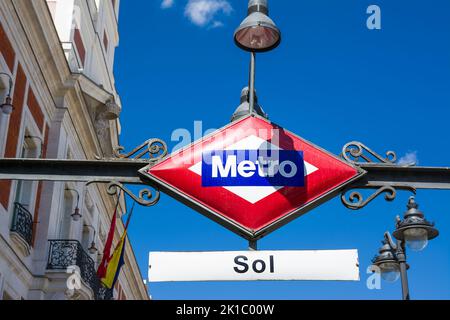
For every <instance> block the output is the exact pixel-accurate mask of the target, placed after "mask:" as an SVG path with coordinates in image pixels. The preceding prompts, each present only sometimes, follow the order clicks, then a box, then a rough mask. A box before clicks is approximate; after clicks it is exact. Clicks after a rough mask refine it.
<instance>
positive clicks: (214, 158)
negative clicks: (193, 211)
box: [202, 150, 305, 187]
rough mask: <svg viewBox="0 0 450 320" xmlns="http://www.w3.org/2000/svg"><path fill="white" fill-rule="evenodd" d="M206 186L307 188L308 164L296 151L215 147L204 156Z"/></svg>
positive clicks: (301, 153)
mask: <svg viewBox="0 0 450 320" xmlns="http://www.w3.org/2000/svg"><path fill="white" fill-rule="evenodd" d="M202 186H203V187H238V186H242V187H250V186H255V187H256V186H274V187H275V186H276V187H284V186H285V187H304V186H305V163H304V159H303V152H302V151H295V150H212V151H205V152H204V153H203V158H202Z"/></svg>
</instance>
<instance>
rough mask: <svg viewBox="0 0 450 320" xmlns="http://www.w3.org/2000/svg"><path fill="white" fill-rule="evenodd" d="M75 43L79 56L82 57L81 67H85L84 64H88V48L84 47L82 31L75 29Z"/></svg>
mask: <svg viewBox="0 0 450 320" xmlns="http://www.w3.org/2000/svg"><path fill="white" fill-rule="evenodd" d="M73 41H74V42H75V46H76V48H77V52H78V56H79V57H80V62H81V66H84V63H85V62H86V48H85V47H84V43H83V39H82V38H81V32H80V29H78V28H77V29H75V32H74V35H73Z"/></svg>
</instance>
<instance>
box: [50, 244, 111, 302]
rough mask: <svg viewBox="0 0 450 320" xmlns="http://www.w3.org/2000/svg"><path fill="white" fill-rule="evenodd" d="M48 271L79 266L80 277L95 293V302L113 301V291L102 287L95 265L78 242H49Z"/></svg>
mask: <svg viewBox="0 0 450 320" xmlns="http://www.w3.org/2000/svg"><path fill="white" fill-rule="evenodd" d="M49 243H50V248H49V254H48V262H47V269H48V270H64V271H66V270H68V269H69V268H70V267H74V266H77V267H78V268H79V269H80V276H81V279H83V281H84V282H85V283H86V284H87V285H89V287H90V288H91V289H92V291H93V292H94V298H95V300H112V298H113V290H112V289H107V288H105V287H103V286H102V284H101V283H100V279H99V278H98V277H97V273H96V271H95V263H94V261H93V260H92V258H91V257H90V256H89V255H88V254H87V253H86V251H84V249H83V247H82V246H81V244H80V242H78V241H77V240H49Z"/></svg>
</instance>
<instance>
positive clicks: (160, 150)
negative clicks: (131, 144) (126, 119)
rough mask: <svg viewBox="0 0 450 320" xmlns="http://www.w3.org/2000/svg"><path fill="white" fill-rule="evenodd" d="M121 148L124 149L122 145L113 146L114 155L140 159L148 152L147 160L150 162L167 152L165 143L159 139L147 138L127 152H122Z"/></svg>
mask: <svg viewBox="0 0 450 320" xmlns="http://www.w3.org/2000/svg"><path fill="white" fill-rule="evenodd" d="M123 150H125V148H124V147H122V146H119V147H116V148H114V151H113V154H114V156H115V157H116V158H120V159H135V160H137V159H142V157H144V156H145V155H147V154H148V160H150V161H151V162H158V161H159V160H161V159H162V158H164V157H165V156H166V155H167V153H168V150H167V144H166V143H165V142H164V141H163V140H161V139H150V140H147V141H145V142H144V143H142V144H141V145H139V146H138V147H136V148H134V149H133V150H131V151H130V152H128V153H122V151H123Z"/></svg>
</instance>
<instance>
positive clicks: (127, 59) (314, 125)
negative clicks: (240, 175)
mask: <svg viewBox="0 0 450 320" xmlns="http://www.w3.org/2000/svg"><path fill="white" fill-rule="evenodd" d="M191 2H192V1H191ZM194 2H195V1H194ZM203 2H205V3H204V4H203V6H199V4H195V3H194V4H192V3H191V4H190V5H189V4H188V1H187V0H174V1H165V5H163V6H162V3H163V0H151V1H139V2H136V1H122V2H121V13H120V18H119V24H120V36H121V39H120V47H119V48H118V51H117V54H116V65H115V75H116V81H117V86H118V89H119V93H120V95H121V98H122V102H123V106H124V109H123V113H122V118H121V119H122V120H121V121H122V127H123V128H122V135H121V138H120V139H121V144H123V145H124V146H125V147H126V148H127V149H131V148H134V147H135V146H137V145H139V144H140V143H142V142H143V141H145V140H146V139H149V138H153V137H157V138H161V139H164V140H165V141H167V142H168V143H169V145H170V146H171V147H173V146H175V145H176V144H177V142H176V141H170V140H171V134H172V131H173V130H174V129H177V128H186V129H188V130H190V131H191V132H192V131H193V127H194V121H203V126H204V129H209V128H220V127H222V126H224V125H226V124H227V123H228V121H229V119H230V117H231V114H232V113H233V111H234V110H235V108H236V107H237V106H238V104H239V95H240V90H241V89H242V87H244V86H245V85H246V83H247V81H248V80H247V77H248V60H249V59H248V58H249V57H248V54H247V53H244V52H243V51H241V50H239V49H238V48H237V47H236V46H235V45H234V43H233V40H232V35H233V32H234V29H235V27H237V26H238V25H239V23H240V21H241V20H242V19H243V18H244V17H245V14H246V4H247V2H246V1H243V0H241V1H237V0H228V1H225V0H216V1H211V0H203ZM206 2H209V3H206ZM269 4H270V7H271V17H272V18H273V19H274V20H275V22H276V23H277V25H278V26H279V27H280V29H281V30H282V33H283V42H282V44H281V45H280V47H279V48H278V49H276V50H275V51H273V52H270V53H266V54H260V55H258V57H257V79H256V87H257V90H258V96H259V101H260V102H261V104H262V105H263V107H264V109H265V111H266V112H267V113H268V114H269V116H270V119H271V120H273V121H275V122H277V123H278V124H280V125H282V126H283V127H285V128H286V129H288V130H290V131H293V132H294V133H296V134H298V135H300V136H302V137H303V138H305V139H307V140H310V141H312V142H314V143H315V144H317V145H319V146H321V147H323V148H325V149H327V150H329V151H330V152H333V153H335V154H339V153H340V151H341V148H342V146H343V145H344V144H345V143H346V142H349V141H352V140H358V141H362V142H364V143H365V144H366V145H368V146H370V147H371V148H373V149H374V150H376V151H379V152H385V151H387V150H394V151H396V152H397V153H398V155H399V156H404V155H407V154H408V153H413V154H414V153H415V154H416V155H417V158H418V161H419V163H420V165H424V166H449V163H450V142H449V140H448V137H449V129H448V128H449V120H448V119H449V116H450V108H449V104H450V90H449V88H450V71H449V70H450V42H449V41H448V39H449V36H450V19H448V14H449V12H450V2H449V1H448V0H434V1H432V2H429V1H423V0H420V1H419V0H409V1H405V0H396V1H382V0H375V1H366V0H345V1H331V0H329V1H325V0H302V1H288V0H277V1H274V0H272V1H269ZM372 4H376V5H378V6H380V8H381V12H382V29H381V30H368V29H367V27H366V19H367V18H368V15H367V14H366V9H367V7H368V6H369V5H372ZM199 9H201V10H199ZM449 195H450V193H449V192H448V191H419V192H418V196H417V201H418V202H419V203H420V205H421V209H422V210H423V211H424V212H425V214H426V217H427V218H428V219H429V220H433V221H435V222H436V224H437V227H438V228H439V230H440V232H441V235H440V236H439V237H438V238H437V239H435V240H433V241H432V242H430V244H429V246H428V248H427V249H426V250H425V251H423V252H421V253H413V252H411V253H410V254H409V257H408V262H409V264H410V265H411V269H410V271H409V274H408V275H409V278H410V289H411V296H412V298H413V299H450V214H449V212H450V207H449V205H448V203H449V201H448V199H449ZM408 197H409V194H408V193H404V192H400V194H399V196H398V197H397V199H396V200H395V201H394V202H393V203H387V202H385V201H384V199H383V198H382V197H380V198H379V199H376V200H375V201H374V202H373V203H372V204H370V205H369V206H368V207H367V208H365V209H363V210H361V211H357V212H354V211H349V210H348V209H346V208H344V207H343V205H342V204H341V202H340V200H339V199H337V198H336V199H334V200H332V201H330V202H328V203H326V204H324V205H322V206H320V207H319V208H317V209H315V210H313V211H311V212H310V213H308V214H307V215H305V216H303V217H301V218H299V219H297V220H295V221H294V222H292V223H290V224H289V225H287V226H285V227H283V228H281V229H279V230H278V231H276V232H274V233H273V234H271V235H269V236H268V237H266V238H264V239H263V240H261V241H260V243H259V247H260V249H262V250H265V249H266V250H278V249H279V250H284V249H293V250H302V249H352V248H356V249H358V250H359V256H360V257H359V259H360V264H361V281H360V282H259V283H256V282H245V283H159V284H150V285H149V288H150V293H151V295H152V296H153V298H154V299H399V298H400V297H401V288H400V283H399V282H397V283H394V284H389V283H385V282H383V283H382V290H372V291H371V290H368V289H367V287H366V279H367V277H368V275H366V273H365V270H366V269H367V267H368V266H369V265H370V260H371V258H372V257H373V256H374V254H375V253H376V252H377V250H378V248H379V245H380V241H381V240H382V238H383V233H384V232H385V231H386V230H391V231H392V230H393V228H394V218H395V216H396V215H398V214H402V213H403V212H404V210H405V205H406V202H407V198H408ZM130 239H131V241H132V244H133V246H134V250H135V254H136V257H137V259H138V262H139V265H140V267H141V270H142V273H143V275H144V277H146V275H147V267H148V253H149V252H150V251H216V250H246V249H247V242H246V241H245V240H244V239H241V238H239V237H238V236H236V235H235V234H233V233H231V232H229V231H227V230H226V229H224V228H222V227H221V226H219V225H217V224H216V223H214V222H212V221H210V220H208V219H207V218H205V217H203V216H202V215H200V214H198V213H196V212H194V211H193V210H191V209H189V208H187V207H185V206H183V205H182V204H180V203H177V202H176V201H175V200H173V199H171V198H169V197H168V196H166V195H163V196H162V198H161V201H160V202H159V204H158V205H156V206H155V207H153V208H136V211H135V214H134V218H133V221H132V222H131V226H130Z"/></svg>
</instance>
